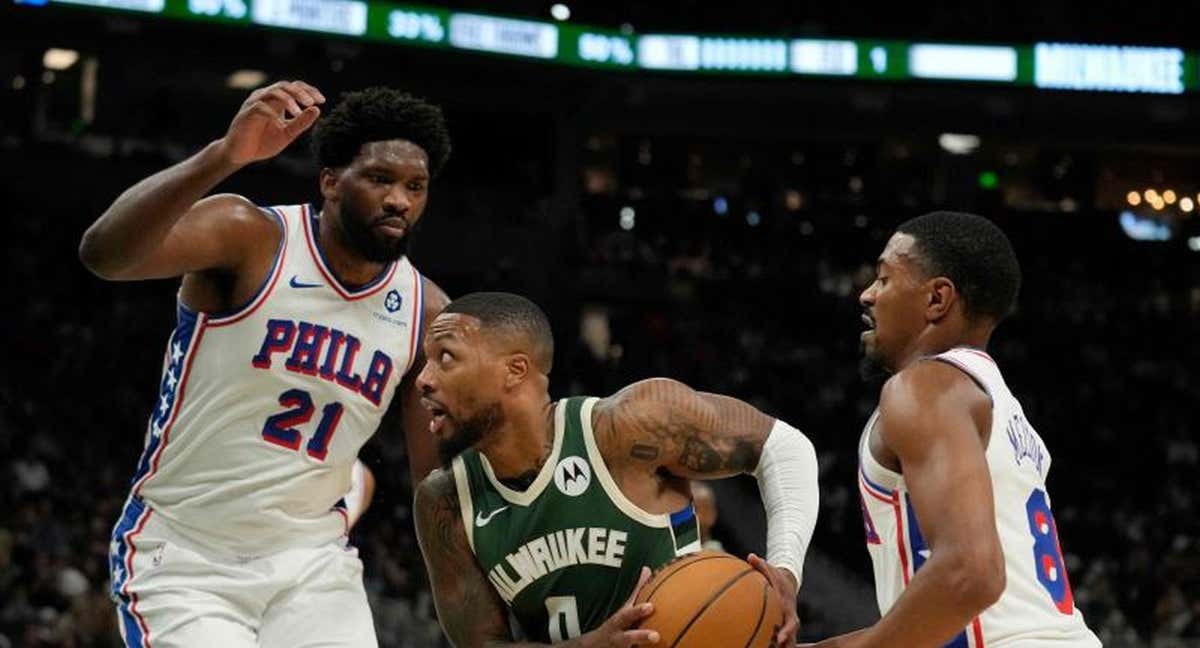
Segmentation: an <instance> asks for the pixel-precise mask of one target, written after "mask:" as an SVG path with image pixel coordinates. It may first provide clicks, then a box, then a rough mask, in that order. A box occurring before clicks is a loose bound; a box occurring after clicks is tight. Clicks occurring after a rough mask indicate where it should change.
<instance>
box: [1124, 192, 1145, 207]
mask: <svg viewBox="0 0 1200 648" xmlns="http://www.w3.org/2000/svg"><path fill="white" fill-rule="evenodd" d="M1125 200H1127V201H1128V202H1129V206H1130V207H1137V206H1138V205H1140V204H1142V195H1141V194H1139V193H1138V192H1136V191H1130V192H1129V193H1127V194H1125Z"/></svg>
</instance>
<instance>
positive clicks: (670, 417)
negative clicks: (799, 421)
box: [593, 378, 820, 645]
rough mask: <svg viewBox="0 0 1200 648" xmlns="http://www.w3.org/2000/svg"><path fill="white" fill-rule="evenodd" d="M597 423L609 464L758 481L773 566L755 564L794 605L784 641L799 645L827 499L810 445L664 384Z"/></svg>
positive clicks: (614, 405)
mask: <svg viewBox="0 0 1200 648" xmlns="http://www.w3.org/2000/svg"><path fill="white" fill-rule="evenodd" d="M593 418H594V422H593V425H594V429H595V430H596V442H597V443H598V444H599V445H600V446H601V447H602V448H606V451H605V457H606V460H610V459H607V458H609V457H611V461H617V462H630V463H633V464H635V465H637V464H640V465H642V466H643V467H645V468H646V469H647V470H651V471H657V470H659V469H665V470H667V471H669V472H670V473H672V474H674V475H677V476H680V477H687V478H691V479H715V478H718V477H727V476H731V475H736V474H739V473H750V474H753V475H754V476H755V477H756V478H757V479H758V486H759V491H760V492H761V494H762V499H763V506H764V508H765V509H766V511H767V561H763V560H762V559H761V558H759V557H757V556H753V555H752V556H750V562H751V564H753V565H754V566H755V567H756V568H758V569H759V570H760V571H762V572H763V573H764V574H765V575H766V576H767V578H768V579H769V580H770V581H771V583H772V585H773V586H774V587H775V588H776V589H777V590H779V592H780V593H781V595H783V596H784V597H785V600H786V601H789V602H790V603H791V605H790V606H785V607H786V608H790V609H789V610H788V613H787V617H786V619H785V623H784V627H783V628H781V629H780V632H779V636H778V637H777V640H778V642H779V643H780V644H781V645H790V644H791V643H794V641H795V634H796V631H797V630H798V629H799V621H798V619H797V618H796V612H795V607H796V606H795V600H796V592H797V590H798V589H799V585H800V581H801V575H802V573H803V566H804V556H805V554H806V553H807V551H808V545H809V541H810V540H811V539H812V534H813V529H814V528H815V526H816V522H817V511H818V508H819V507H818V504H819V497H820V493H819V491H818V486H817V468H818V467H817V456H816V451H815V450H814V449H813V445H812V443H811V442H810V441H809V440H808V438H807V437H806V436H804V434H803V433H801V432H800V431H799V430H797V429H796V428H794V427H792V426H790V425H788V424H787V423H785V422H783V421H781V420H777V419H774V418H771V417H770V416H767V415H766V414H763V413H762V412H760V411H758V410H757V409H755V408H754V407H753V406H751V405H748V404H747V403H744V402H742V401H740V400H738V399H736V398H731V397H729V396H722V395H719V394H709V393H704V392H698V391H695V390H693V389H692V388H690V387H688V386H687V385H685V384H683V383H681V382H678V381H675V380H669V379H665V378H655V379H651V380H643V381H641V382H637V383H634V384H632V385H630V386H628V387H626V388H625V389H622V390H621V391H619V392H617V393H616V394H614V395H613V396H610V397H609V398H606V399H604V400H602V401H601V402H600V403H598V404H597V405H596V408H595V410H594V413H593ZM768 563H769V564H768ZM784 572H786V573H787V575H785V573H784Z"/></svg>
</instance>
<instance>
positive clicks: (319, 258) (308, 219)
mask: <svg viewBox="0 0 1200 648" xmlns="http://www.w3.org/2000/svg"><path fill="white" fill-rule="evenodd" d="M300 209H301V216H300V219H301V220H302V221H303V222H304V239H305V241H306V242H307V243H308V250H309V252H311V253H312V257H313V261H315V262H316V264H317V269H318V270H320V271H321V275H322V276H324V277H325V281H326V282H327V283H328V284H329V285H330V286H331V287H332V288H333V290H334V291H335V292H337V294H338V295H341V297H342V299H345V300H347V301H356V300H359V299H363V298H364V297H370V296H371V295H374V294H375V293H377V292H379V291H380V290H383V287H384V286H386V285H388V284H389V283H391V281H392V277H394V276H395V275H396V267H397V266H398V265H400V264H399V263H397V262H395V261H393V262H391V263H389V264H388V265H387V266H386V267H384V269H383V270H382V271H380V273H379V274H378V275H376V276H375V278H374V279H372V280H370V281H368V282H367V283H366V284H364V285H362V286H359V287H358V288H356V289H354V290H351V289H349V288H347V287H346V286H343V285H342V282H340V281H338V278H337V276H336V275H334V274H333V270H331V269H330V268H329V264H328V263H326V262H325V255H324V253H323V252H321V247H320V246H319V245H317V236H316V232H317V227H318V220H317V217H316V215H315V214H313V213H312V208H311V207H310V206H308V205H301V207H300Z"/></svg>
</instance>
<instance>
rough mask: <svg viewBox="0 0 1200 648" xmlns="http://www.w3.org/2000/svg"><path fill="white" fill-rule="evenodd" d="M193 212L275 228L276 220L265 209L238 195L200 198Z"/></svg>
mask: <svg viewBox="0 0 1200 648" xmlns="http://www.w3.org/2000/svg"><path fill="white" fill-rule="evenodd" d="M192 211H193V212H202V213H203V214H204V215H205V216H210V217H213V218H221V219H225V220H228V221H232V222H238V223H243V224H246V225H250V226H254V225H271V226H272V227H275V226H276V223H278V219H277V218H276V217H275V216H273V215H272V214H271V212H270V211H269V210H267V209H264V208H262V207H259V206H258V205H256V204H254V202H253V201H251V200H250V199H249V198H246V197H245V196H242V195H240V194H234V193H220V194H213V195H211V196H207V197H205V198H201V199H200V200H199V201H197V202H196V204H195V205H193V206H192Z"/></svg>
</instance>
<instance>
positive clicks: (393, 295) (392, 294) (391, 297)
mask: <svg viewBox="0 0 1200 648" xmlns="http://www.w3.org/2000/svg"><path fill="white" fill-rule="evenodd" d="M403 303H404V299H403V298H402V297H400V291H398V290H389V291H388V294H387V297H384V298H383V307H384V308H386V309H387V310H388V312H389V313H395V312H396V311H398V310H400V305H401V304H403Z"/></svg>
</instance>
